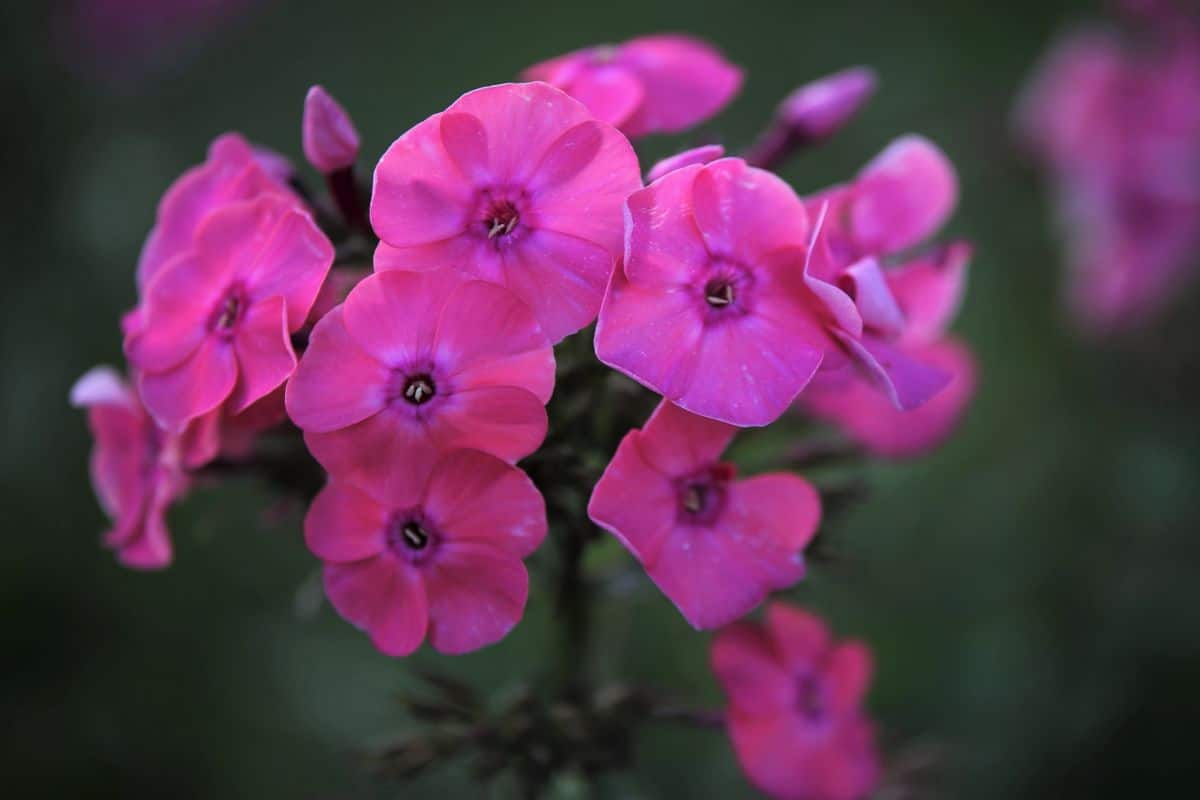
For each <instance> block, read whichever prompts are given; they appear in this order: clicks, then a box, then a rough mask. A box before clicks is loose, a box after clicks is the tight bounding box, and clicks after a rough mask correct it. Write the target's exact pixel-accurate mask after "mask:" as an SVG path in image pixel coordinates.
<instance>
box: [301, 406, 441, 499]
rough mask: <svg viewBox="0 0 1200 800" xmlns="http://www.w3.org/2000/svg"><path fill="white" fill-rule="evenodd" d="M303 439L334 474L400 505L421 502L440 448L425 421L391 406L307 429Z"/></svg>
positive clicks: (311, 451)
mask: <svg viewBox="0 0 1200 800" xmlns="http://www.w3.org/2000/svg"><path fill="white" fill-rule="evenodd" d="M304 443H305V444H306V445H307V446H308V450H309V452H310V453H312V455H313V458H315V459H316V460H317V461H318V462H320V464H321V466H323V467H324V468H325V469H326V471H328V472H329V473H330V474H333V475H337V476H338V478H339V479H340V480H344V481H346V482H348V483H353V484H354V485H356V486H359V487H360V488H362V489H364V490H366V491H368V492H370V493H371V494H372V495H374V496H375V497H377V498H387V499H388V500H389V502H394V503H395V504H396V506H397V507H403V505H416V504H417V502H418V501H419V499H420V495H421V491H422V490H423V488H424V486H425V480H426V478H427V477H428V475H429V466H430V464H431V463H432V462H433V460H434V459H435V458H436V456H437V453H438V450H437V448H436V446H435V444H434V442H433V439H432V436H431V434H430V431H429V430H428V429H427V428H426V427H425V425H424V424H422V423H421V422H420V421H418V420H417V419H415V418H414V417H413V416H412V415H411V414H409V413H407V412H406V410H393V409H391V408H384V409H383V410H382V411H380V412H379V413H377V414H373V415H372V416H370V417H367V418H366V419H364V420H363V421H362V422H358V423H356V424H354V425H351V426H349V427H347V428H341V429H340V430H333V431H328V432H315V431H310V432H306V433H305V434H304ZM401 498H411V502H410V503H401V502H400V499H401Z"/></svg>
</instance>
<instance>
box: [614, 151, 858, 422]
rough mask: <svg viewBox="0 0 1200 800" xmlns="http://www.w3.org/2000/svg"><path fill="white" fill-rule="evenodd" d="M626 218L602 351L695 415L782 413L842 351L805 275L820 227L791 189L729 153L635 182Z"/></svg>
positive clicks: (744, 417)
mask: <svg viewBox="0 0 1200 800" xmlns="http://www.w3.org/2000/svg"><path fill="white" fill-rule="evenodd" d="M627 217H628V229H627V237H626V238H627V241H626V252H625V259H624V262H623V264H622V265H618V267H617V269H615V270H614V271H613V277H612V281H611V284H610V286H609V289H608V293H607V295H606V296H605V301H604V306H603V307H602V309H601V312H600V319H599V322H598V324H597V326H596V355H597V357H598V358H599V359H600V360H601V361H603V362H604V363H605V364H608V365H609V366H611V367H613V368H614V369H617V370H620V371H621V372H623V373H625V374H627V375H629V376H630V377H632V378H634V379H635V380H637V381H639V382H640V383H642V384H643V385H645V386H647V387H649V388H651V389H653V390H654V391H656V392H658V393H659V394H661V395H663V396H664V397H665V398H666V399H668V400H670V401H671V402H673V403H675V404H677V405H679V406H682V407H683V408H686V409H688V410H689V411H691V412H693V413H696V414H700V415H702V416H706V417H711V418H713V419H717V420H721V421H723V422H727V423H729V424H732V425H739V426H750V425H766V424H767V423H770V422H772V421H773V420H775V419H776V418H778V417H779V415H780V414H781V413H782V412H783V411H784V410H785V409H786V408H787V407H788V405H789V404H790V403H791V402H792V401H793V400H794V399H795V397H796V395H798V394H799V393H800V391H801V390H802V389H803V388H804V387H805V386H806V385H807V383H808V381H809V380H810V379H811V378H812V376H813V374H814V373H815V372H816V371H817V367H818V366H819V365H820V364H821V360H822V358H823V357H824V355H825V353H826V352H828V351H831V350H836V349H837V345H836V342H835V340H834V339H833V338H832V337H831V335H830V333H829V331H828V328H827V325H826V315H827V309H826V307H825V303H824V302H823V301H821V299H820V298H817V297H815V296H814V294H813V292H812V289H811V287H810V285H809V282H808V281H806V280H805V274H804V269H803V265H804V262H805V257H806V252H807V249H808V245H809V237H810V231H811V229H810V226H809V217H808V214H807V212H806V211H805V209H804V205H803V203H801V202H800V200H799V198H797V197H796V194H795V193H794V192H793V191H792V189H791V187H789V186H788V185H787V184H786V183H784V182H783V181H782V180H780V179H779V178H778V177H776V176H775V175H773V174H771V173H769V172H766V171H765V170H760V169H756V168H754V167H750V166H748V165H747V164H746V163H745V162H744V161H742V160H741V159H736V158H724V159H720V160H718V161H714V162H712V163H709V164H706V165H698V164H693V165H690V166H686V167H683V168H680V169H677V170H674V171H672V172H669V173H667V174H666V175H664V176H663V177H662V178H659V179H658V180H657V181H655V182H654V183H652V184H651V185H650V186H648V187H646V188H645V189H641V190H639V191H637V192H634V193H633V194H631V195H630V196H629V200H628V211H627ZM828 288H829V290H830V291H831V292H833V293H836V294H842V292H841V290H840V289H838V288H837V287H834V286H832V285H830V286H829V287H828ZM846 302H849V301H848V300H847V301H846ZM850 305H851V313H857V312H855V311H854V310H853V307H852V306H853V304H852V303H851V304H850Z"/></svg>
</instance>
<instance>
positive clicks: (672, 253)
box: [625, 165, 710, 286]
mask: <svg viewBox="0 0 1200 800" xmlns="http://www.w3.org/2000/svg"><path fill="white" fill-rule="evenodd" d="M701 169H702V168H701V167H700V166H699V165H697V166H691V167H682V168H680V169H678V170H674V171H672V172H670V173H669V174H667V175H665V176H664V177H662V178H661V179H659V180H657V181H655V182H654V183H653V184H651V185H650V186H647V187H646V188H645V189H640V190H638V191H636V192H634V193H633V194H631V195H629V199H628V200H627V206H628V213H629V217H628V219H629V222H628V236H627V241H626V248H625V275H626V276H627V277H628V278H629V280H630V281H631V282H633V283H634V284H637V285H640V286H680V285H691V284H692V283H694V282H695V281H696V280H697V275H698V274H699V273H700V271H701V270H702V269H703V268H704V266H705V265H706V264H707V263H708V262H709V260H710V256H709V253H708V250H707V249H706V247H705V244H704V238H703V237H702V236H701V234H700V229H699V228H697V227H696V219H695V217H694V215H693V214H692V198H693V192H692V187H693V185H694V184H695V181H696V176H697V175H699V174H700V170H701Z"/></svg>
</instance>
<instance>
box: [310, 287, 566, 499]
mask: <svg viewBox="0 0 1200 800" xmlns="http://www.w3.org/2000/svg"><path fill="white" fill-rule="evenodd" d="M553 389H554V353H553V351H552V350H551V348H550V343H549V342H548V341H547V340H546V336H545V334H543V333H542V331H541V329H540V328H539V327H538V324H537V322H536V321H535V320H534V318H533V314H532V312H531V311H530V310H529V307H528V306H526V305H525V304H524V303H523V302H521V300H520V299H519V298H518V297H517V296H516V295H514V294H513V293H512V292H510V291H508V290H507V289H504V288H502V287H500V286H496V285H494V284H490V283H486V282H484V281H478V280H472V279H470V278H469V277H467V276H465V275H463V274H462V273H459V272H456V271H454V270H437V271H433V272H399V271H389V272H381V273H376V274H374V275H371V276H369V277H368V278H366V279H365V280H363V281H362V283H360V284H359V285H358V286H356V287H355V288H354V289H353V291H351V292H350V294H349V296H348V297H347V298H346V302H345V303H343V304H342V305H341V306H340V307H338V308H335V309H334V310H333V311H331V312H330V313H329V314H327V315H326V316H325V318H324V319H322V320H321V321H320V322H319V323H318V324H317V326H316V327H315V328H314V329H313V332H312V336H311V339H310V341H309V347H308V350H307V351H306V352H305V354H304V357H303V358H302V359H301V360H300V366H299V368H298V369H297V370H296V374H295V375H294V376H293V377H292V379H291V381H289V383H288V387H287V407H288V413H289V414H290V415H291V418H292V420H293V421H294V422H295V423H296V424H297V425H298V426H300V428H302V429H303V430H304V431H305V441H306V442H307V443H308V447H309V449H310V450H311V451H312V453H313V455H314V456H316V458H317V460H318V461H320V462H321V464H322V465H324V467H325V468H326V469H327V470H329V471H330V472H331V473H333V474H334V475H336V476H338V477H344V478H347V479H353V480H355V481H356V482H359V483H362V484H363V485H364V486H371V487H376V488H377V489H379V490H381V491H387V487H388V483H389V481H391V480H394V479H397V478H401V477H403V479H404V480H409V478H408V477H407V476H404V475H403V474H404V473H405V472H407V471H412V470H420V469H422V468H423V467H422V465H420V464H418V463H417V459H416V458H415V457H414V455H413V454H414V453H421V452H424V451H426V450H431V449H436V450H439V451H442V452H446V451H448V450H451V449H455V448H460V447H467V448H472V449H476V450H482V451H484V452H488V453H491V454H493V455H496V456H499V457H501V458H503V459H504V460H506V461H516V460H517V459H519V458H523V457H524V456H527V455H529V454H530V453H532V452H533V451H534V450H535V449H536V448H537V447H538V445H540V444H541V443H542V439H543V438H545V435H546V409H545V404H546V402H547V401H548V400H549V399H550V394H551V392H552V391H553Z"/></svg>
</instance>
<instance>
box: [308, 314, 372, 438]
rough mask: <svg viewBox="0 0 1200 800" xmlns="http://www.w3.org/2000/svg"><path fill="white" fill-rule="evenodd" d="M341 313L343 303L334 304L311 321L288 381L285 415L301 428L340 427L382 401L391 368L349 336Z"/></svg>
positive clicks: (351, 421)
mask: <svg viewBox="0 0 1200 800" xmlns="http://www.w3.org/2000/svg"><path fill="white" fill-rule="evenodd" d="M342 314H343V308H340V307H339V308H335V309H333V310H332V311H330V312H329V313H328V314H326V315H325V317H324V318H322V319H321V321H320V322H318V323H317V324H316V326H315V327H314V328H313V331H312V335H311V336H310V337H309V340H308V349H306V350H305V351H304V356H303V357H302V358H301V359H300V363H299V364H298V365H297V366H296V371H295V373H294V374H293V375H292V379H291V380H290V381H288V385H287V411H288V416H290V417H291V418H292V421H293V422H295V423H296V425H298V426H299V427H300V428H302V429H304V430H306V431H314V432H324V431H333V430H337V429H338V428H345V427H347V426H348V425H353V424H355V423H356V422H361V421H362V420H364V419H366V418H367V417H369V416H371V415H372V414H374V413H376V412H378V411H379V410H380V409H382V408H383V406H384V403H385V402H386V396H385V392H386V387H387V382H388V378H389V376H390V374H391V371H390V370H389V369H388V367H386V366H384V365H383V364H381V363H380V362H379V361H377V360H375V359H374V358H372V357H371V356H369V355H367V354H366V353H365V352H363V349H362V348H361V347H359V346H358V343H357V342H355V341H354V340H353V339H351V338H350V334H349V333H347V332H346V326H345V324H344V323H343V320H342Z"/></svg>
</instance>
